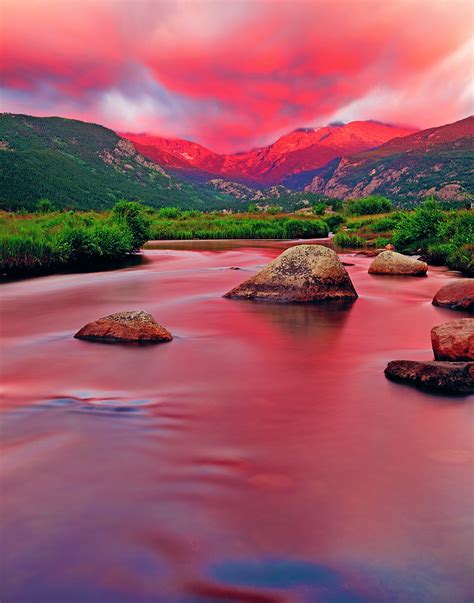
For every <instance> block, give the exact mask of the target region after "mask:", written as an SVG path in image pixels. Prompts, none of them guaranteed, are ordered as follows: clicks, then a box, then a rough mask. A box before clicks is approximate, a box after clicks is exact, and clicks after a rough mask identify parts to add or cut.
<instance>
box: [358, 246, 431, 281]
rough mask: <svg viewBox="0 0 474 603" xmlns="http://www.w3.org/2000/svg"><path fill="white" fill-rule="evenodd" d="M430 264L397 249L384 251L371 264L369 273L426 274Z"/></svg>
mask: <svg viewBox="0 0 474 603" xmlns="http://www.w3.org/2000/svg"><path fill="white" fill-rule="evenodd" d="M427 270H428V264H427V263H426V262H421V261H420V260H415V259H414V258H410V257H408V256H406V255H403V254H401V253H397V252H396V251H382V253H379V255H378V256H377V257H376V258H375V259H374V261H373V262H372V264H371V265H370V266H369V274H388V275H403V276H426V272H427Z"/></svg>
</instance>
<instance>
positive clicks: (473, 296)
mask: <svg viewBox="0 0 474 603" xmlns="http://www.w3.org/2000/svg"><path fill="white" fill-rule="evenodd" d="M433 305H435V306H441V307H442V308H450V309H451V310H465V311H467V312H474V279H473V278H463V279H459V280H457V281H454V282H453V283H449V284H448V285H445V286H444V287H441V289H440V290H439V291H438V293H436V295H435V296H434V298H433Z"/></svg>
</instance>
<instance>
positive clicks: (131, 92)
mask: <svg viewBox="0 0 474 603" xmlns="http://www.w3.org/2000/svg"><path fill="white" fill-rule="evenodd" d="M473 18H474V14H473V8H472V4H471V3H470V2H469V1H468V0H457V1H455V2H452V3H451V2H449V3H448V2H440V1H437V0H433V1H431V2H429V3H427V2H426V0H409V1H408V0H398V1H397V2H392V3H381V2H379V1H378V0H377V1H375V0H359V1H356V0H336V1H334V0H332V1H331V0H327V1H325V0H321V1H318V2H312V1H305V0H299V1H297V2H292V3H290V2H285V1H273V0H260V1H257V0H256V1H254V2H237V1H233V0H229V1H227V2H215V1H214V2H212V1H210V0H209V1H205V2H198V1H195V2H179V1H176V0H174V1H171V0H170V1H166V2H165V1H152V0H142V1H141V2H133V1H132V0H109V1H108V2H101V1H99V0H74V1H72V2H68V3H65V2H59V0H43V1H42V2H37V1H35V0H4V7H3V19H2V30H3V31H2V34H3V35H2V39H3V41H2V47H1V51H2V63H3V67H2V74H3V85H4V87H5V89H6V90H7V91H8V92H9V95H8V99H9V100H8V102H7V106H6V109H7V110H9V111H14V110H16V109H15V106H14V105H15V103H17V104H18V110H20V108H21V110H28V108H29V107H30V108H31V109H30V110H31V112H33V111H35V112H36V114H38V113H40V114H41V112H42V111H43V112H44V113H45V114H46V113H48V114H51V113H52V112H53V113H54V112H58V113H59V110H61V112H62V113H63V114H64V113H66V114H67V115H68V116H72V117H73V116H80V117H82V118H84V117H86V118H88V119H91V120H93V121H98V122H101V123H104V124H105V125H109V126H111V127H114V128H116V129H118V130H124V129H127V130H131V129H137V130H138V129H140V130H143V129H146V130H148V131H150V132H154V133H164V134H166V135H176V136H184V137H188V138H193V139H195V140H196V141H198V142H200V143H202V144H205V145H207V146H210V147H212V148H215V149H216V150H221V151H222V150H224V151H228V150H236V149H242V148H248V147H251V146H254V145H258V144H261V143H264V142H267V141H269V140H272V139H273V138H275V136H276V135H278V134H279V133H281V132H283V131H285V130H289V129H292V128H294V127H297V126H302V125H317V124H319V123H321V121H320V120H322V119H326V118H327V117H328V116H331V115H339V114H342V115H344V114H348V115H350V116H351V117H352V118H353V119H369V118H377V119H387V120H392V119H396V120H397V121H399V122H404V123H411V124H416V125H419V126H422V127H424V126H426V127H428V126H431V125H438V124H440V123H443V122H444V123H446V122H449V121H454V120H455V119H458V118H461V117H464V116H465V112H466V110H467V108H468V104H469V101H472V99H471V98H470V97H467V96H466V95H467V94H468V92H467V87H468V85H469V83H468V80H469V77H468V78H466V74H468V75H469V74H470V73H471V70H472V58H471V55H470V54H469V53H467V52H465V53H464V54H463V52H462V49H463V48H465V47H466V43H467V41H468V39H469V37H470V35H471V29H472V26H471V24H472V20H473ZM453 57H454V58H453ZM450 61H451V62H452V64H453V68H452V69H448V68H447V67H446V65H449V64H450ZM471 75H472V74H471ZM111 99H112V100H111ZM113 99H119V100H117V103H118V104H117V106H116V107H114V106H113V102H112V101H113ZM378 99H379V102H378ZM394 99H396V100H394ZM4 104H5V103H4ZM143 107H144V108H145V110H144V111H143V110H142V111H141V110H140V108H143ZM133 119H135V124H134V123H133Z"/></svg>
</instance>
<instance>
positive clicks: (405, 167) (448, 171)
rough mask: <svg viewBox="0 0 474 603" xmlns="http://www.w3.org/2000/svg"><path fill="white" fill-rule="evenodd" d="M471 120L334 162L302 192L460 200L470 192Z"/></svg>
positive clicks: (472, 180)
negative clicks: (431, 197)
mask: <svg viewBox="0 0 474 603" xmlns="http://www.w3.org/2000/svg"><path fill="white" fill-rule="evenodd" d="M473 158H474V117H473V116H471V117H467V118H466V119H462V120H460V121H457V122H455V123H453V124H448V125H445V126H440V127H438V128H430V129H428V130H422V131H420V132H416V133H415V134H411V135H409V136H404V137H401V138H394V139H393V140H390V141H388V142H386V143H384V144H382V145H381V146H379V147H377V148H375V149H371V150H369V151H365V152H362V153H356V154H353V155H349V156H347V157H343V158H341V159H339V160H338V161H336V162H332V163H331V164H329V165H327V166H326V168H325V169H323V170H322V171H321V172H320V174H319V175H317V176H315V178H314V179H313V180H312V182H311V184H309V186H307V187H306V189H305V190H307V191H312V192H315V193H321V194H323V195H327V196H330V197H336V198H357V197H365V196H367V195H371V194H374V193H377V194H382V195H385V196H387V197H389V198H400V197H403V198H405V199H409V200H410V199H411V200H416V199H420V200H422V199H423V198H424V197H426V196H430V195H436V196H437V197H438V198H439V199H441V200H443V199H444V200H457V199H462V198H463V196H464V195H465V194H466V193H471V194H472V193H473V192H474V177H473V166H474V163H473Z"/></svg>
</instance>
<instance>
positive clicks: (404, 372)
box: [385, 318, 474, 394]
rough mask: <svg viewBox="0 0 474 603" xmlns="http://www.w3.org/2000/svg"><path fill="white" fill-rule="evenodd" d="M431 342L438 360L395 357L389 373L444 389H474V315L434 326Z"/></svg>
mask: <svg viewBox="0 0 474 603" xmlns="http://www.w3.org/2000/svg"><path fill="white" fill-rule="evenodd" d="M431 343H432V346H433V353H434V357H435V360H434V361H433V360H432V361H428V362H416V361H413V360H394V361H392V362H389V363H388V365H387V368H386V369H385V375H386V377H388V378H389V379H392V380H394V381H402V382H405V383H408V384H411V385H416V386H418V387H422V388H425V389H432V390H436V391H439V392H442V393H457V394H470V393H474V362H473V361H474V319H472V318H461V319H460V320H452V321H450V322H447V323H444V324H442V325H439V326H436V327H433V329H432V330H431Z"/></svg>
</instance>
